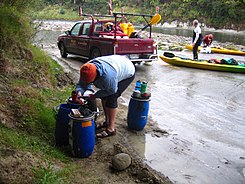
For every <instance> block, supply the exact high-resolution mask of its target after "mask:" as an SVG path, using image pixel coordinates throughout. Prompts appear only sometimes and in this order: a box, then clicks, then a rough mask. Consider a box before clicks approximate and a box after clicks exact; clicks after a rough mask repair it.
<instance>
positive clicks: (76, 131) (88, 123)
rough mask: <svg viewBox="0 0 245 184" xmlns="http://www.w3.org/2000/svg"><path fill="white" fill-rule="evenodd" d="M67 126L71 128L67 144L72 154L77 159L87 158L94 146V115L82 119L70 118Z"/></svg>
mask: <svg viewBox="0 0 245 184" xmlns="http://www.w3.org/2000/svg"><path fill="white" fill-rule="evenodd" d="M69 125H70V126H71V131H70V134H69V144H70V146H71V151H72V154H73V155H74V156H75V157H79V158H87V157H89V156H90V155H91V154H92V153H93V150H94V145H95V123H94V113H93V114H92V115H91V116H89V117H84V118H75V117H72V116H70V123H69Z"/></svg>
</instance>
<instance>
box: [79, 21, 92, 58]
mask: <svg viewBox="0 0 245 184" xmlns="http://www.w3.org/2000/svg"><path fill="white" fill-rule="evenodd" d="M90 27H91V23H90V22H86V23H84V24H83V25H82V27H81V30H80V33H79V35H78V37H77V38H76V40H77V45H76V46H77V48H76V49H77V50H76V52H77V54H78V55H82V56H85V57H88V56H89V35H90Z"/></svg>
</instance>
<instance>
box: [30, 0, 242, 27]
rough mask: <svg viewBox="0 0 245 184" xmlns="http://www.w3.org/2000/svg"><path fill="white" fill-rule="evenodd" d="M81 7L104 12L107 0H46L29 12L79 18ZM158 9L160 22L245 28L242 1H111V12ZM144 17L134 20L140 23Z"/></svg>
mask: <svg viewBox="0 0 245 184" xmlns="http://www.w3.org/2000/svg"><path fill="white" fill-rule="evenodd" d="M79 5H81V6H82V10H83V13H86V14H95V13H97V14H107V13H108V0H86V1H85V0H73V1H68V0H67V1H60V0H45V3H43V4H42V5H40V6H38V7H39V9H38V11H37V10H36V11H35V12H33V13H32V15H34V18H37V19H69V20H78V19H81V18H79V16H78V6H79ZM157 6H158V7H159V8H160V11H159V13H160V14H161V15H162V20H161V22H162V23H164V22H171V21H177V23H178V22H189V23H190V24H191V23H192V21H193V20H194V19H198V20H200V22H202V23H205V24H206V25H207V26H209V27H214V28H217V29H218V28H219V29H221V28H227V29H228V28H229V29H236V30H244V29H245V2H244V0H225V1H220V0H145V1H141V0H112V9H113V12H121V11H122V10H123V11H124V12H125V13H144V14H154V13H155V11H156V7H157ZM40 8H41V9H40ZM143 21H144V20H141V19H139V20H135V22H139V23H141V22H143Z"/></svg>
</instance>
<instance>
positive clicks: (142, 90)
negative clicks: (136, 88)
mask: <svg viewBox="0 0 245 184" xmlns="http://www.w3.org/2000/svg"><path fill="white" fill-rule="evenodd" d="M146 86H147V82H142V83H141V88H140V92H141V93H145V92H146Z"/></svg>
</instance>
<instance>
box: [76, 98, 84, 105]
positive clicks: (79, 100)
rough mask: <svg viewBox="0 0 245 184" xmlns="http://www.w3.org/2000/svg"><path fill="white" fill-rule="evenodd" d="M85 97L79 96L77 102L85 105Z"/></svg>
mask: <svg viewBox="0 0 245 184" xmlns="http://www.w3.org/2000/svg"><path fill="white" fill-rule="evenodd" d="M84 101H85V100H84V99H83V98H82V97H81V96H80V97H78V99H77V102H78V103H79V104H80V105H84Z"/></svg>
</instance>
